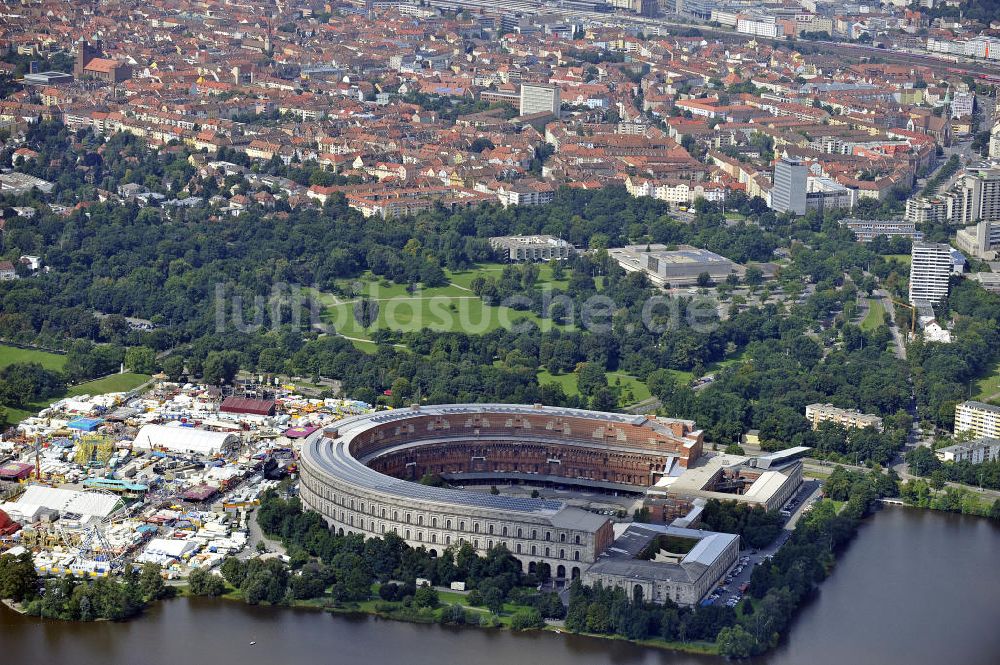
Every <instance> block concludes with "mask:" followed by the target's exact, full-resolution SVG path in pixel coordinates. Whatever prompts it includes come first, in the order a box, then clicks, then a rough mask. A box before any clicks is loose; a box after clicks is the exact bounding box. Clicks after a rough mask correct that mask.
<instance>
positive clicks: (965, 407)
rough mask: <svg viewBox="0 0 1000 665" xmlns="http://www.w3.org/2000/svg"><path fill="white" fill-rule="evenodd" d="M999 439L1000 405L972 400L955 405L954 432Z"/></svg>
mask: <svg viewBox="0 0 1000 665" xmlns="http://www.w3.org/2000/svg"><path fill="white" fill-rule="evenodd" d="M964 432H971V433H972V435H973V436H976V437H987V438H991V439H1000V406H993V405H992V404H986V403H984V402H976V401H973V400H970V401H967V402H962V403H961V404H958V405H956V406H955V434H962V433H964Z"/></svg>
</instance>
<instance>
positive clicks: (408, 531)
mask: <svg viewBox="0 0 1000 665" xmlns="http://www.w3.org/2000/svg"><path fill="white" fill-rule="evenodd" d="M403 537H404V538H406V539H407V540H409V539H410V530H409V529H407V530H406V531H404V532H403Z"/></svg>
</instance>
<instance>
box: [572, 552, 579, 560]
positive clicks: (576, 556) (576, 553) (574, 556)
mask: <svg viewBox="0 0 1000 665" xmlns="http://www.w3.org/2000/svg"><path fill="white" fill-rule="evenodd" d="M573 559H574V560H575V561H579V560H580V553H579V552H573Z"/></svg>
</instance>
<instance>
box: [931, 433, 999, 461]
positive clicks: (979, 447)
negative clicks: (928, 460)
mask: <svg viewBox="0 0 1000 665" xmlns="http://www.w3.org/2000/svg"><path fill="white" fill-rule="evenodd" d="M934 454H935V455H937V458H938V459H939V460H941V461H942V462H970V463H972V464H982V463H983V462H994V461H996V460H998V459H1000V439H990V438H987V437H982V438H980V439H976V440H975V441H970V442H968V443H959V444H957V445H954V446H948V447H947V448H939V449H938V450H935V451H934Z"/></svg>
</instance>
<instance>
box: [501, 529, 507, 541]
mask: <svg viewBox="0 0 1000 665" xmlns="http://www.w3.org/2000/svg"><path fill="white" fill-rule="evenodd" d="M500 534H501V535H502V536H503V537H504V538H506V537H507V527H504V528H503V529H501V530H500Z"/></svg>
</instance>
